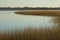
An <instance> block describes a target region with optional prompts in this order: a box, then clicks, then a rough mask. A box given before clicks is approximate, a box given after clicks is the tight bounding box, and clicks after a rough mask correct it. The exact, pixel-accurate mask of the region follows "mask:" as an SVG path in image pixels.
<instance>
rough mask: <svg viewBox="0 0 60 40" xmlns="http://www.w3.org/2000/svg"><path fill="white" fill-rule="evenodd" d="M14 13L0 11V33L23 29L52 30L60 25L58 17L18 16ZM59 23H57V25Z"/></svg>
mask: <svg viewBox="0 0 60 40" xmlns="http://www.w3.org/2000/svg"><path fill="white" fill-rule="evenodd" d="M14 12H15V11H0V31H9V30H10V31H11V30H16V29H24V28H29V27H30V28H31V27H32V28H52V27H56V26H58V25H59V23H60V20H59V19H60V17H53V16H52V17H51V16H32V15H19V14H15V13H14ZM58 21H59V23H57V22H58Z"/></svg>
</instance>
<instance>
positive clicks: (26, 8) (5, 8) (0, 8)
mask: <svg viewBox="0 0 60 40" xmlns="http://www.w3.org/2000/svg"><path fill="white" fill-rule="evenodd" d="M0 10H60V8H44V7H41V8H39V7H36V8H32V7H31V8H29V7H24V8H20V7H16V8H11V7H0Z"/></svg>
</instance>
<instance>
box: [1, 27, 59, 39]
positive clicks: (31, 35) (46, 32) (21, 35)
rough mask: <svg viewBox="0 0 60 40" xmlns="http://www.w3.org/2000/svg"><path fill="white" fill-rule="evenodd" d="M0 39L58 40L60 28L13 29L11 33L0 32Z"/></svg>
mask: <svg viewBox="0 0 60 40" xmlns="http://www.w3.org/2000/svg"><path fill="white" fill-rule="evenodd" d="M0 40H60V29H59V28H56V29H54V28H52V29H47V28H45V29H39V30H38V29H33V28H27V29H24V30H23V31H18V30H17V31H15V32H14V31H13V32H11V33H9V32H5V33H1V32H0Z"/></svg>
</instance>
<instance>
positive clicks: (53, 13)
mask: <svg viewBox="0 0 60 40" xmlns="http://www.w3.org/2000/svg"><path fill="white" fill-rule="evenodd" d="M15 13H16V14H23V15H37V16H60V11H56V10H55V11H54V10H53V11H52V10H31V11H30V10H29V11H18V12H15Z"/></svg>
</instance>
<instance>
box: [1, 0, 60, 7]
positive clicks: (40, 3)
mask: <svg viewBox="0 0 60 40" xmlns="http://www.w3.org/2000/svg"><path fill="white" fill-rule="evenodd" d="M25 6H27V7H60V0H0V7H25Z"/></svg>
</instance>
